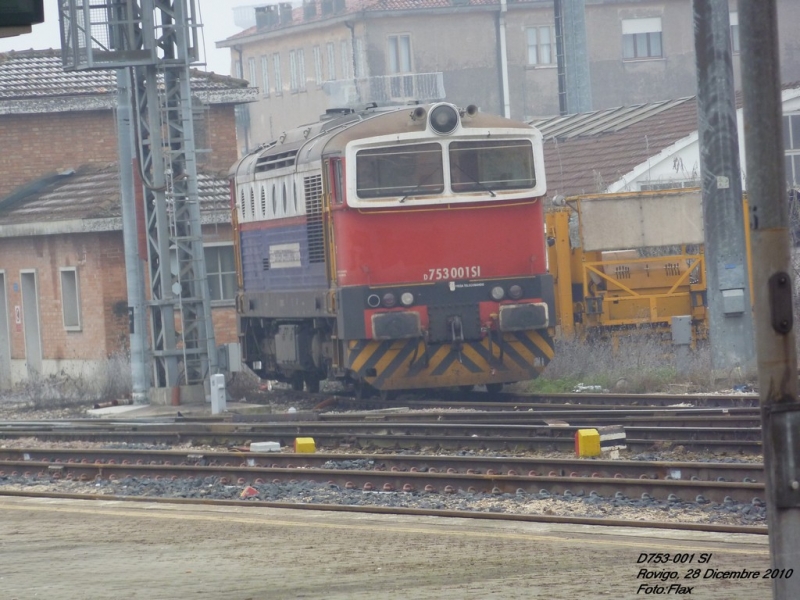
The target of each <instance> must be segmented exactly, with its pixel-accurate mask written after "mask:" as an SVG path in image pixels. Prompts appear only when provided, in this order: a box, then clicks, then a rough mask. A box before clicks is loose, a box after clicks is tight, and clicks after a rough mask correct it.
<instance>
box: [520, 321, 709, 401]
mask: <svg viewBox="0 0 800 600" xmlns="http://www.w3.org/2000/svg"><path fill="white" fill-rule="evenodd" d="M710 373H711V352H710V351H709V349H708V348H707V347H703V348H699V349H697V350H695V351H693V352H692V353H691V354H690V357H689V360H688V367H687V368H686V369H685V370H679V365H678V361H677V357H676V355H675V352H674V350H673V347H672V346H671V345H669V344H667V343H664V342H662V341H659V340H656V339H654V338H652V337H648V336H644V335H637V336H631V337H630V338H623V339H622V340H620V344H619V349H618V350H617V351H614V349H613V348H612V345H611V344H610V343H609V342H595V343H589V342H581V341H565V340H561V341H559V342H557V343H556V355H555V358H554V359H553V360H552V362H551V363H550V364H549V365H548V366H547V369H545V371H544V373H543V374H542V376H541V377H540V378H539V379H537V380H535V381H534V382H532V383H531V385H530V386H529V390H530V391H532V392H544V393H548V392H549V393H555V392H570V391H573V390H574V389H575V388H576V387H577V386H578V385H580V384H583V385H588V386H600V387H601V388H602V389H605V390H612V391H619V392H630V393H652V392H675V391H708V390H709V389H713V384H712V381H711V380H710V375H709V374H710Z"/></svg>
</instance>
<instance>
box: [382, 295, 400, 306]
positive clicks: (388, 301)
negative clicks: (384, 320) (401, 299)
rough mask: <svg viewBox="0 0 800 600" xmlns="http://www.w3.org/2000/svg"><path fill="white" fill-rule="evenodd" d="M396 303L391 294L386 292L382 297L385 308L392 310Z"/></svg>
mask: <svg viewBox="0 0 800 600" xmlns="http://www.w3.org/2000/svg"><path fill="white" fill-rule="evenodd" d="M396 302H397V298H395V297H394V294H393V293H392V292H386V293H385V294H384V295H383V305H384V306H385V307H386V308H392V307H393V306H394V305H395V303H396Z"/></svg>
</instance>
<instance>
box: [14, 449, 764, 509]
mask: <svg viewBox="0 0 800 600" xmlns="http://www.w3.org/2000/svg"><path fill="white" fill-rule="evenodd" d="M20 476H21V477H24V478H28V479H34V480H41V481H57V480H61V479H64V480H72V481H97V480H102V479H107V480H110V481H124V480H126V479H128V478H136V479H138V480H147V479H152V480H153V481H160V480H162V479H163V480H170V481H174V480H177V479H179V478H183V479H188V480H202V481H212V480H213V483H218V484H220V485H239V486H245V485H260V484H266V483H273V484H276V483H285V482H296V481H298V480H303V481H309V482H318V483H325V484H328V485H336V486H339V487H341V488H344V489H362V490H364V491H384V492H393V491H403V492H409V493H410V492H420V493H456V492H459V491H461V492H466V493H471V494H477V493H482V494H495V495H499V494H521V493H522V494H542V493H547V494H557V495H570V496H580V497H582V496H593V495H594V496H601V497H607V498H609V497H610V498H614V497H617V498H619V497H625V498H652V499H658V500H669V501H674V502H696V501H697V502H706V501H710V502H719V503H721V502H738V503H744V504H746V503H751V502H753V501H754V499H758V498H763V497H764V484H763V482H762V481H757V480H761V479H763V467H762V466H761V465H753V464H719V463H700V464H697V463H679V462H672V463H659V462H639V461H636V462H633V461H600V460H569V459H529V458H485V457H441V456H396V455H383V456H382V455H342V454H322V455H308V454H256V453H246V452H212V453H191V452H181V451H169V452H165V451H151V450H148V451H131V450H102V449H94V450H72V449H67V450H65V449H40V448H22V449H15V450H9V449H3V450H0V479H1V478H4V477H11V478H14V477H20Z"/></svg>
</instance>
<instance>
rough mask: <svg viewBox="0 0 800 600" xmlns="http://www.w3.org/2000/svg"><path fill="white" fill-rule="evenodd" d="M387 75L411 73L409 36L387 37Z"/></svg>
mask: <svg viewBox="0 0 800 600" xmlns="http://www.w3.org/2000/svg"><path fill="white" fill-rule="evenodd" d="M389 73H390V74H394V73H411V36H408V35H390V36H389Z"/></svg>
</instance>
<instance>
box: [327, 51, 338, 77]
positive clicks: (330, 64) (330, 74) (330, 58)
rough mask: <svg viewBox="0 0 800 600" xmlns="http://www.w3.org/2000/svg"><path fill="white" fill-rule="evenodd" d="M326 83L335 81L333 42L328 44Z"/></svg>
mask: <svg viewBox="0 0 800 600" xmlns="http://www.w3.org/2000/svg"><path fill="white" fill-rule="evenodd" d="M327 50H328V81H333V80H334V79H336V50H334V48H333V42H328V46H327Z"/></svg>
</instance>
